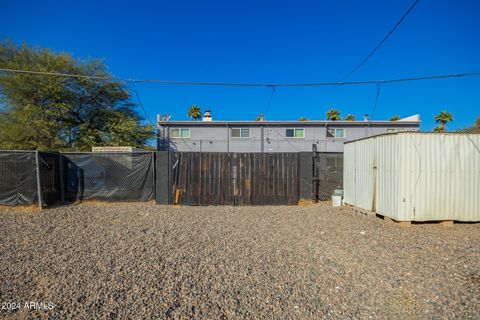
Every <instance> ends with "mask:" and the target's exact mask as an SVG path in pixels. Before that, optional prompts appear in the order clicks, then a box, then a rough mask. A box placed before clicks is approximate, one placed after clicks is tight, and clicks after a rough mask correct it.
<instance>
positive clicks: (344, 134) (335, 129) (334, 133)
mask: <svg viewBox="0 0 480 320" xmlns="http://www.w3.org/2000/svg"><path fill="white" fill-rule="evenodd" d="M338 129H340V130H343V136H341V137H339V136H337V130H338ZM328 130H333V137H329V136H328ZM326 134H327V138H330V139H345V138H347V128H327V133H326Z"/></svg>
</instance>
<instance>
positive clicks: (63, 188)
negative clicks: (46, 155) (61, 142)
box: [58, 152, 65, 202]
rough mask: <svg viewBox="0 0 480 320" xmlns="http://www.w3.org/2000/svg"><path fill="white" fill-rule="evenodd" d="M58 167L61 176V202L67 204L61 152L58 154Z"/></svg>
mask: <svg viewBox="0 0 480 320" xmlns="http://www.w3.org/2000/svg"><path fill="white" fill-rule="evenodd" d="M58 165H59V166H60V169H59V170H58V172H59V174H60V200H61V201H62V202H65V185H64V183H65V180H64V178H63V155H62V153H61V152H59V153H58Z"/></svg>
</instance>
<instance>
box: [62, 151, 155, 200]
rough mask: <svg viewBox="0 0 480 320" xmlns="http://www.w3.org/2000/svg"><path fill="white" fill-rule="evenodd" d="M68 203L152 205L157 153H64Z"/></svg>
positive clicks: (64, 173) (66, 198)
mask: <svg viewBox="0 0 480 320" xmlns="http://www.w3.org/2000/svg"><path fill="white" fill-rule="evenodd" d="M62 155H63V165H64V170H63V175H64V181H65V200H67V201H78V200H83V199H96V200H106V201H149V200H152V199H153V197H154V193H155V192H154V190H155V189H154V188H155V186H154V166H153V153H151V152H148V153H145V152H143V153H62Z"/></svg>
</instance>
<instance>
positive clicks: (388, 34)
mask: <svg viewBox="0 0 480 320" xmlns="http://www.w3.org/2000/svg"><path fill="white" fill-rule="evenodd" d="M419 1H420V0H415V1H413V3H412V5H411V6H410V8H408V10H407V11H405V13H404V14H403V16H402V17H401V18H400V20H398V21H397V23H396V24H395V25H394V26H393V28H392V29H390V31H388V32H387V34H386V35H385V37H383V39H382V41H380V43H378V44H377V46H376V47H375V48H373V50H372V51H370V53H369V54H368V55H367V56H366V57H365V59H363V60H362V62H360V63H359V64H358V65H357V66H356V67H355V68H353V70H352V71H350V72H349V73H347V74H346V75H345V76H344V77H343V78H342V79H340V80H339V82H342V81H344V80H345V79H347V78H348V77H350V76H351V75H352V74H354V73H355V72H356V71H357V70H358V69H360V67H361V66H363V65H364V64H365V63H366V62H367V61H368V59H370V58H371V57H372V56H373V55H374V54H375V52H377V50H378V49H380V47H381V46H382V45H383V43H384V42H385V41H387V39H388V38H389V37H390V36H391V35H392V33H393V32H394V31H395V30H396V29H397V28H398V26H399V25H400V24H401V23H402V22H403V20H405V18H406V17H407V16H408V15H409V14H410V12H412V11H413V9H414V8H415V6H416V5H417V3H418V2H419Z"/></svg>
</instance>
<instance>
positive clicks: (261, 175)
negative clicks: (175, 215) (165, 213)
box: [173, 152, 299, 205]
mask: <svg viewBox="0 0 480 320" xmlns="http://www.w3.org/2000/svg"><path fill="white" fill-rule="evenodd" d="M298 171H299V165H298V154H297V153H205V152H204V153H189V152H180V153H176V159H175V164H174V170H173V202H174V203H175V204H182V205H293V204H297V203H298V199H299V173H298Z"/></svg>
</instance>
